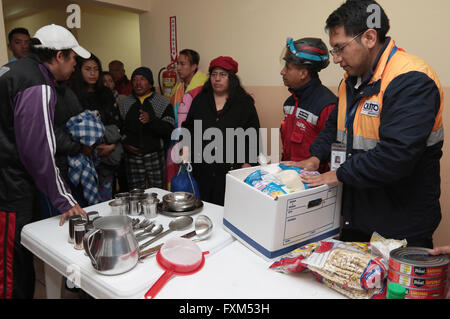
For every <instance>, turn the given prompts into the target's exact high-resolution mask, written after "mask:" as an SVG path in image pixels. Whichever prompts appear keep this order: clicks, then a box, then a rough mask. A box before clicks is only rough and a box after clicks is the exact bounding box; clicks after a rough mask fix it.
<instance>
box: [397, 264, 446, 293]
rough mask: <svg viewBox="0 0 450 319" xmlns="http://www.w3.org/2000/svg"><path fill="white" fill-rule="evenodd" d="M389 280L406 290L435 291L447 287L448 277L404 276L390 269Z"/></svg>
mask: <svg viewBox="0 0 450 319" xmlns="http://www.w3.org/2000/svg"><path fill="white" fill-rule="evenodd" d="M388 279H389V280H390V281H391V282H396V283H398V284H400V285H402V286H403V287H405V288H417V289H434V288H440V287H443V286H445V283H446V277H438V278H421V277H412V276H408V275H404V274H400V273H398V272H396V271H395V270H392V269H389V271H388Z"/></svg>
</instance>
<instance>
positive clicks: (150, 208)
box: [141, 197, 159, 219]
mask: <svg viewBox="0 0 450 319" xmlns="http://www.w3.org/2000/svg"><path fill="white" fill-rule="evenodd" d="M158 203H159V199H157V198H152V197H150V198H147V199H144V200H143V201H141V205H142V213H143V214H144V216H145V218H149V219H150V218H155V217H156V216H157V214H158V209H157V207H158Z"/></svg>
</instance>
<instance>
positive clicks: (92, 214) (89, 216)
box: [86, 211, 100, 223]
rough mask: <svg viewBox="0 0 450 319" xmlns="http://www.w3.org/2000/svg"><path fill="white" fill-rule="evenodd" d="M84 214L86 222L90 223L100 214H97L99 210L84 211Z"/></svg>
mask: <svg viewBox="0 0 450 319" xmlns="http://www.w3.org/2000/svg"><path fill="white" fill-rule="evenodd" d="M86 216H87V222H88V223H92V221H93V220H94V219H95V218H96V217H99V216H100V214H99V212H94V211H93V212H88V213H86Z"/></svg>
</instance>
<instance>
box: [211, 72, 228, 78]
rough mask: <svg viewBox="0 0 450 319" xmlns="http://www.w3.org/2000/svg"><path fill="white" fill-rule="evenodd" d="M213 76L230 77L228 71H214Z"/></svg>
mask: <svg viewBox="0 0 450 319" xmlns="http://www.w3.org/2000/svg"><path fill="white" fill-rule="evenodd" d="M211 77H212V78H217V77H218V78H226V77H228V73H227V72H213V73H211Z"/></svg>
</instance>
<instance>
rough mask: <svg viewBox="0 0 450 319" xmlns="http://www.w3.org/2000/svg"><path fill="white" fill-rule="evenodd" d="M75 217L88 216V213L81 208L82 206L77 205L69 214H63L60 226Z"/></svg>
mask: <svg viewBox="0 0 450 319" xmlns="http://www.w3.org/2000/svg"><path fill="white" fill-rule="evenodd" d="M73 215H82V216H86V212H85V211H84V210H83V209H82V208H81V207H80V205H78V204H76V205H75V206H73V207H72V208H71V209H69V210H68V211H67V212H65V213H63V214H61V218H60V220H59V226H62V225H64V222H65V221H66V220H68V219H69V217H70V216H73Z"/></svg>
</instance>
